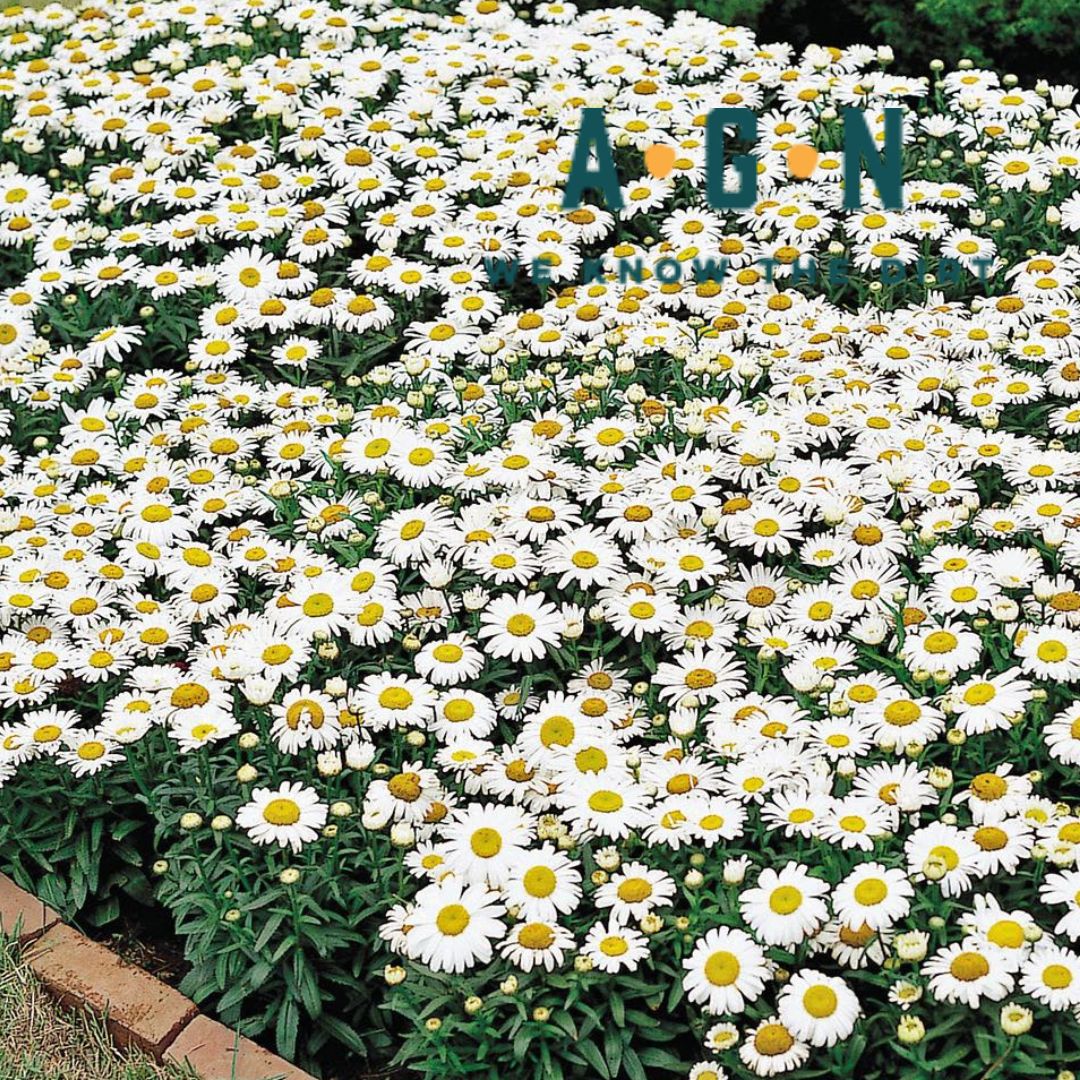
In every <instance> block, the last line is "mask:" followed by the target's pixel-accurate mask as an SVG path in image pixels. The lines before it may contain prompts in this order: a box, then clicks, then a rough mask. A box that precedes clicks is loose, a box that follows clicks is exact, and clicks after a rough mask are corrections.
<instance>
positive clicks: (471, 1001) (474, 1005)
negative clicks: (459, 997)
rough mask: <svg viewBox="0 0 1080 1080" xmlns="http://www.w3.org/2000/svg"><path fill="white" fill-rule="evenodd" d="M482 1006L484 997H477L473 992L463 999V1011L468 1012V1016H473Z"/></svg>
mask: <svg viewBox="0 0 1080 1080" xmlns="http://www.w3.org/2000/svg"><path fill="white" fill-rule="evenodd" d="M483 1007H484V999H483V998H481V997H477V996H476V995H475V994H473V995H472V997H467V998H466V999H465V1005H464V1008H465V1012H466V1013H468V1015H469V1016H475V1015H476V1014H477V1013H478V1012H479V1011H480V1010H481V1009H482V1008H483Z"/></svg>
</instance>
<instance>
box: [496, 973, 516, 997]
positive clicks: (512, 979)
mask: <svg viewBox="0 0 1080 1080" xmlns="http://www.w3.org/2000/svg"><path fill="white" fill-rule="evenodd" d="M517 988H518V981H517V976H516V975H507V976H506V978H505V979H503V981H502V982H501V983H499V990H500V992H502V993H504V994H516V993H517Z"/></svg>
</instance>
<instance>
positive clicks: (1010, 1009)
mask: <svg viewBox="0 0 1080 1080" xmlns="http://www.w3.org/2000/svg"><path fill="white" fill-rule="evenodd" d="M1034 1022H1035V1014H1034V1013H1033V1012H1032V1011H1031V1010H1030V1009H1025V1008H1024V1006H1023V1005H1016V1004H1014V1003H1013V1002H1009V1004H1007V1005H1003V1006H1002V1008H1001V1030H1002V1031H1004V1032H1005V1034H1006V1035H1026V1034H1027V1032H1029V1031H1030V1030H1031V1025H1032V1024H1033V1023H1034Z"/></svg>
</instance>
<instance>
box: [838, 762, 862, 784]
mask: <svg viewBox="0 0 1080 1080" xmlns="http://www.w3.org/2000/svg"><path fill="white" fill-rule="evenodd" d="M857 771H858V769H857V768H856V765H855V761H854V759H853V758H841V759H840V760H839V761H838V762H837V763H836V775H837V776H839V777H842V778H843V779H844V780H850V779H851V778H852V777H853V776H854V775H855V773H856V772H857Z"/></svg>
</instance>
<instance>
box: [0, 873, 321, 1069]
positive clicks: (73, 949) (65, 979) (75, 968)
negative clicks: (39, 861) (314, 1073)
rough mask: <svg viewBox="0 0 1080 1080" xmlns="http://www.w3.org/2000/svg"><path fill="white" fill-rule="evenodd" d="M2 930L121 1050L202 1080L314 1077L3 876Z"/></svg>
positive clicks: (51, 987)
mask: <svg viewBox="0 0 1080 1080" xmlns="http://www.w3.org/2000/svg"><path fill="white" fill-rule="evenodd" d="M0 932H3V933H5V934H7V935H9V936H10V935H14V936H15V937H17V939H18V942H19V944H20V945H21V946H23V947H24V948H25V947H26V946H28V945H29V946H33V948H32V949H31V950H30V951H29V952H28V953H27V954H26V960H27V963H28V964H29V965H30V967H31V969H32V970H33V971H34V973H35V974H36V975H37V977H38V978H39V979H40V980H41V982H42V984H43V985H44V986H45V988H46V989H47V990H48V991H49V992H50V993H51V994H53V996H55V997H57V998H58V999H59V1000H60V1001H61V1003H62V1004H64V1005H66V1006H68V1007H69V1008H81V1009H89V1010H91V1011H92V1012H94V1013H97V1014H98V1015H99V1016H100V1017H101V1018H102V1019H103V1020H104V1021H105V1024H106V1026H107V1027H108V1029H109V1033H110V1034H111V1035H112V1037H113V1038H114V1039H115V1040H116V1041H117V1042H118V1043H119V1044H120V1045H121V1046H132V1045H134V1046H138V1047H140V1048H141V1049H142V1050H145V1051H146V1052H147V1053H148V1054H150V1055H151V1056H152V1057H153V1058H154V1059H155V1060H156V1061H158V1062H163V1061H175V1062H183V1061H185V1060H186V1061H187V1062H188V1063H189V1064H190V1065H191V1066H192V1067H193V1068H194V1069H195V1070H196V1072H198V1074H199V1076H200V1077H201V1078H202V1080H313V1077H311V1076H310V1075H309V1074H308V1073H306V1072H304V1071H303V1070H302V1069H298V1068H297V1067H296V1066H295V1065H290V1064H289V1063H288V1062H287V1061H285V1060H284V1059H283V1058H280V1057H278V1056H277V1055H276V1054H272V1053H270V1051H269V1050H264V1049H263V1048H262V1047H261V1046H258V1045H257V1044H255V1043H253V1042H252V1041H251V1040H250V1039H245V1038H243V1037H242V1036H237V1035H236V1034H235V1033H234V1032H232V1031H230V1030H229V1029H228V1028H227V1027H225V1026H224V1025H223V1024H219V1023H218V1022H217V1021H216V1020H211V1019H210V1018H209V1017H208V1016H204V1015H202V1014H201V1013H200V1012H199V1010H198V1007H197V1006H196V1005H195V1003H194V1002H193V1001H190V1000H189V999H188V998H186V997H184V995H183V994H181V993H180V992H179V991H178V990H175V989H173V987H171V986H168V985H167V984H166V983H164V982H162V981H161V980H160V979H158V978H156V977H155V976H153V975H151V974H150V973H149V972H147V971H144V970H143V969H142V968H140V967H138V966H136V965H135V964H131V963H128V962H127V961H125V960H123V959H122V958H121V957H119V956H118V955H117V954H116V953H114V952H113V951H112V950H111V949H109V948H108V947H107V946H105V945H102V944H100V943H99V942H96V941H91V940H90V938H88V937H86V936H85V935H83V934H81V933H79V931H78V930H76V929H74V928H73V927H71V926H67V925H66V924H64V923H63V922H62V921H61V919H60V916H59V915H58V914H57V913H56V912H55V911H53V910H52V908H50V907H49V906H48V905H47V904H45V902H44V901H42V900H39V899H38V898H37V897H36V896H34V895H33V894H31V893H28V892H27V891H26V890H25V889H21V888H19V886H18V885H16V884H15V882H14V881H12V880H11V878H9V877H7V876H6V875H5V874H0Z"/></svg>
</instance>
